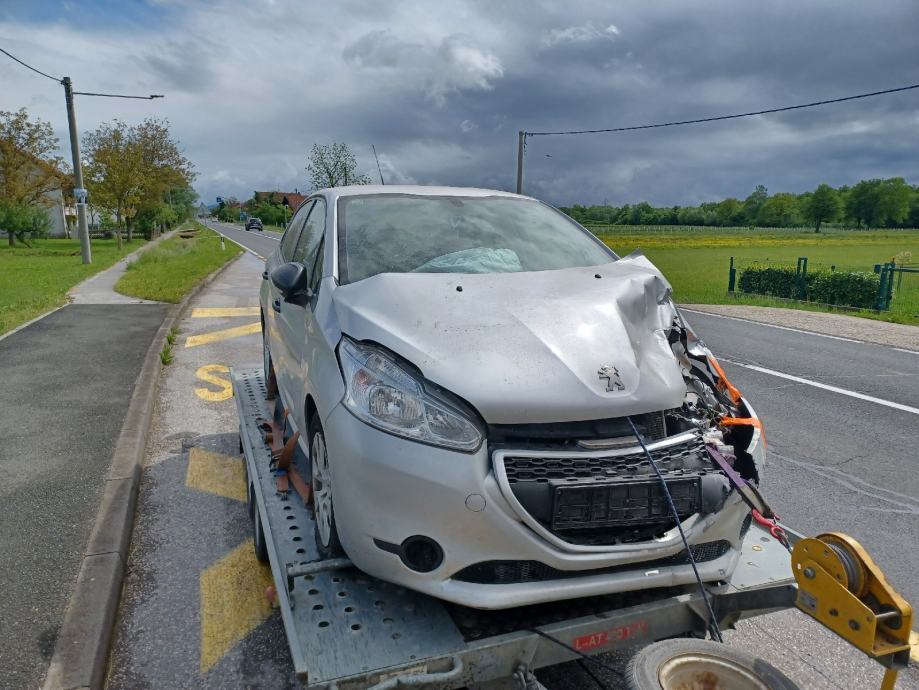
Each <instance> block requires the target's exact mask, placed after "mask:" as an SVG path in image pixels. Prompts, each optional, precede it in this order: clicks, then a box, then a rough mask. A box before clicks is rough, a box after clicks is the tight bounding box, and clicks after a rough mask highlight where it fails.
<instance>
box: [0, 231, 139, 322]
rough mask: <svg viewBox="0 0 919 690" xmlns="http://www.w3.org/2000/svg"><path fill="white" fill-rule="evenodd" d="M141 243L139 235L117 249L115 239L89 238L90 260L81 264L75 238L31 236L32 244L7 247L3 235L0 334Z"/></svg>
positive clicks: (57, 300)
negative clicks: (30, 246)
mask: <svg viewBox="0 0 919 690" xmlns="http://www.w3.org/2000/svg"><path fill="white" fill-rule="evenodd" d="M142 244H144V240H143V239H139V240H138V239H135V240H134V241H133V242H131V243H130V244H129V243H127V242H125V243H124V247H123V249H122V250H121V251H119V250H118V247H117V246H116V240H93V241H92V251H93V262H92V263H91V264H87V265H84V264H83V263H81V259H80V241H79V240H63V239H61V240H58V239H47V240H33V242H32V245H33V246H32V248H29V247H26V246H25V245H21V244H20V245H17V246H16V247H12V248H11V247H9V246H8V244H7V242H6V239H5V238H4V239H3V242H2V244H0V334H3V333H6V332H7V331H10V330H12V329H13V328H15V327H16V326H19V325H21V324H23V323H25V322H26V321H29V320H31V319H34V318H35V317H36V316H39V315H40V314H43V313H45V312H46V311H48V310H50V309H54V308H55V307H59V306H61V305H62V304H64V303H65V302H66V301H67V291H68V290H70V288H72V287H73V286H74V285H76V284H77V283H79V282H80V281H82V280H85V279H86V278H89V277H90V276H91V275H93V274H95V273H98V272H99V271H101V270H103V269H105V268H108V267H109V266H111V265H112V264H113V263H115V262H116V261H117V260H118V259H119V258H121V257H122V256H124V255H125V254H129V253H130V252H132V251H134V250H135V249H137V248H138V247H140V246H141V245H142Z"/></svg>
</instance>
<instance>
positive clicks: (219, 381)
mask: <svg viewBox="0 0 919 690" xmlns="http://www.w3.org/2000/svg"><path fill="white" fill-rule="evenodd" d="M218 373H220V374H228V373H230V368H229V367H227V366H224V365H223V364H205V365H204V366H203V367H200V368H199V369H198V371H196V372H195V376H197V377H198V378H199V379H201V380H202V381H206V382H207V383H211V384H213V385H215V386H218V387H219V388H220V390H218V391H212V390H211V389H210V388H195V395H197V396H198V397H199V398H201V399H202V400H207V401H208V402H220V401H221V400H229V399H230V398H232V397H233V384H232V383H230V380H229V379H226V378H224V377H223V376H217V374H218Z"/></svg>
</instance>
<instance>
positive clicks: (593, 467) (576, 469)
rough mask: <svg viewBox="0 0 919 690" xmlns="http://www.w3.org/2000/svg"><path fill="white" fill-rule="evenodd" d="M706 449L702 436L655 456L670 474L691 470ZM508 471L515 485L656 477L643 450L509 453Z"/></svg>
mask: <svg viewBox="0 0 919 690" xmlns="http://www.w3.org/2000/svg"><path fill="white" fill-rule="evenodd" d="M704 450H705V448H704V445H703V443H702V439H701V438H699V437H698V436H697V437H694V438H693V439H691V440H689V441H687V442H685V443H681V444H678V445H674V446H670V447H667V448H660V449H658V450H653V451H651V455H652V457H653V458H654V462H655V463H656V464H657V467H658V469H659V470H660V471H661V473H662V474H667V473H669V472H678V471H680V470H684V469H688V468H687V465H688V464H690V465H692V464H696V463H697V461H698V458H699V457H700V456H701V455H702V454H703V453H704ZM693 461H696V463H694V462H693ZM692 469H695V467H693V468H692ZM504 471H505V473H506V474H507V481H508V482H509V483H510V484H511V485H513V484H515V483H517V482H548V481H549V480H551V479H566V480H569V481H580V480H584V479H613V478H618V477H645V476H649V475H650V476H655V474H654V469H653V468H652V467H651V463H650V462H648V458H647V457H646V456H645V453H644V451H643V450H638V451H636V452H634V453H629V454H627V455H611V456H608V457H601V458H591V457H584V455H583V454H577V453H572V454H571V455H567V456H564V455H557V456H553V457H539V458H534V457H524V456H515V455H506V456H505V457H504Z"/></svg>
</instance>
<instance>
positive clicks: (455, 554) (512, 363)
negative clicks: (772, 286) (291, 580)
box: [260, 185, 765, 609]
mask: <svg viewBox="0 0 919 690" xmlns="http://www.w3.org/2000/svg"><path fill="white" fill-rule="evenodd" d="M262 278H263V280H262V286H261V297H260V304H261V310H260V311H261V317H262V334H263V338H264V340H263V348H264V349H263V355H264V367H265V372H266V373H267V374H268V376H269V378H274V379H275V382H276V383H277V388H278V391H279V394H280V398H281V401H282V404H283V407H284V408H287V409H288V410H289V414H290V416H289V417H288V418H287V422H288V424H289V429H290V432H291V433H295V432H300V436H299V443H300V447H301V449H302V451H303V455H304V456H308V458H309V464H310V467H309V475H310V478H311V482H312V496H313V498H312V503H313V510H314V515H315V518H316V546H317V550H318V552H319V553H320V554H321V555H322V556H324V557H329V556H341V555H342V554H347V556H348V557H349V558H350V559H351V560H352V561H353V562H354V564H355V565H356V566H357V567H358V568H360V569H361V570H363V571H364V572H366V573H369V574H370V575H373V576H376V577H379V578H382V579H384V580H389V581H390V582H394V583H397V584H400V585H403V586H405V587H409V588H412V589H415V590H418V591H421V592H424V593H427V594H430V595H433V596H435V597H440V598H442V599H446V600H448V601H452V602H456V603H458V604H462V605H465V606H473V607H478V608H487V609H500V608H506V607H511V606H521V605H526V604H536V603H541V602H546V601H555V600H561V599H571V598H575V597H583V596H590V595H603V594H610V593H614V592H624V591H630V590H641V589H648V588H651V587H672V586H677V585H687V584H690V583H692V582H694V581H695V578H696V577H699V578H701V579H702V580H704V581H707V582H714V581H719V580H726V579H729V578H730V575H731V573H732V572H733V571H734V568H735V566H736V565H737V562H738V559H739V558H740V552H741V543H742V542H743V539H744V535H745V534H746V531H747V528H748V527H749V525H750V511H749V509H748V508H747V507H746V505H745V504H744V502H743V501H742V500H741V497H740V496H739V495H738V492H737V491H734V490H732V487H731V484H730V482H729V480H728V477H727V476H726V474H725V473H724V472H723V471H722V470H721V469H720V468H719V466H717V465H716V464H715V463H714V462H713V459H712V458H713V457H714V456H713V455H710V452H709V450H707V448H709V447H711V448H713V449H715V450H716V451H717V453H721V454H723V456H722V457H728V456H729V458H730V460H729V461H730V462H732V463H733V467H734V468H735V470H736V471H737V472H738V473H739V474H740V475H741V476H742V477H744V478H745V479H746V480H748V481H750V482H753V483H757V482H758V480H759V471H760V470H761V468H762V465H763V457H764V456H763V447H764V444H765V442H764V439H763V436H762V428H761V425H760V423H759V420H758V419H757V418H756V415H755V413H754V412H753V410H752V408H751V407H750V405H749V403H748V402H747V401H746V399H744V398H743V397H742V396H741V394H740V392H739V391H737V389H736V388H734V387H733V386H731V385H730V383H728V381H727V379H726V377H725V375H724V372H723V371H722V369H721V367H720V366H719V364H718V363H717V361H716V360H715V358H714V357H713V356H712V353H711V352H709V350H708V349H707V348H706V347H705V345H704V344H703V343H702V341H701V340H699V339H698V337H697V336H696V335H695V333H694V332H693V331H692V330H691V328H690V327H689V325H688V324H687V323H686V321H685V320H684V318H683V316H682V314H680V312H679V311H678V310H677V308H676V306H675V304H674V302H673V300H672V299H671V289H670V285H669V284H668V283H667V281H666V280H665V278H664V276H663V275H661V273H660V271H658V270H657V268H655V267H654V266H653V265H652V264H651V262H649V261H648V260H647V259H646V258H644V256H642V255H641V254H638V253H636V254H632V255H630V256H627V257H624V258H619V257H618V256H617V255H616V254H614V253H613V252H612V251H611V250H610V249H609V248H608V247H606V245H604V244H603V243H602V242H600V241H599V240H598V239H597V238H596V237H595V236H594V235H592V234H591V233H590V232H588V231H587V230H585V229H584V228H583V227H581V226H580V225H578V224H577V223H575V222H574V221H573V220H571V219H570V218H568V217H567V216H565V215H563V214H561V213H560V212H558V211H556V210H555V209H553V208H551V207H549V206H547V205H545V204H543V203H541V202H539V201H536V200H535V199H531V198H527V197H523V196H518V195H514V194H507V193H505V192H497V191H491V190H479V189H456V188H443V187H396V186H386V187H382V186H369V185H368V186H359V187H337V188H335V189H327V190H321V191H318V192H316V193H314V194H313V195H312V196H311V197H309V198H308V199H307V200H306V202H304V203H303V205H301V206H300V207H299V209H298V210H297V212H296V213H295V214H294V217H293V219H292V220H291V222H290V225H289V226H288V228H287V231H286V232H285V233H284V236H283V238H282V239H281V241H280V242H279V243H278V247H277V248H276V249H275V251H274V253H273V254H272V255H271V256H270V257H269V258H268V261H267V265H266V270H265V272H264V273H263V274H262ZM639 434H640V436H641V437H643V438H644V439H646V440H647V446H646V448H647V451H646V450H645V449H644V448H645V447H643V446H642V445H641V443H643V441H642V442H641V443H640V438H639ZM646 453H648V454H653V457H656V458H657V460H656V464H659V465H660V468H659V470H655V469H654V468H653V467H652V464H651V463H650V462H648V461H647V460H646V457H647V455H646ZM658 471H659V472H660V474H657V472H658ZM661 482H666V486H667V487H668V489H667V492H666V493H665V492H664V491H663V489H662V488H661ZM670 494H672V496H671V498H667V497H666V496H667V495H670ZM668 501H672V509H673V511H674V512H677V514H678V517H679V520H680V522H681V524H682V527H683V530H684V532H685V535H686V539H687V540H688V543H689V545H690V553H691V554H692V557H693V559H694V561H695V565H694V566H691V565H689V564H688V563H687V562H686V559H687V554H686V551H685V547H684V545H683V541H682V539H681V537H680V534H679V531H678V530H677V528H676V522H675V520H674V519H673V517H672V513H671V512H670V510H668ZM296 538H302V537H296ZM304 546H305V545H304ZM693 568H697V570H698V575H694V573H693Z"/></svg>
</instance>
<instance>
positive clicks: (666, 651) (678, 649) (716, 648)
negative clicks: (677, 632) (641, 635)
mask: <svg viewBox="0 0 919 690" xmlns="http://www.w3.org/2000/svg"><path fill="white" fill-rule="evenodd" d="M625 684H626V687H627V688H628V689H629V690H676V689H677V688H697V687H698V688H706V689H707V690H708V689H710V690H800V688H799V687H798V686H797V685H796V684H795V683H793V682H792V681H791V680H790V679H789V678H788V677H787V676H786V675H785V674H784V673H782V672H781V671H779V670H778V669H777V668H775V667H774V666H773V665H772V664H770V663H769V662H768V661H765V660H763V659H760V658H759V657H755V656H753V655H752V654H747V653H746V652H743V651H740V650H738V649H734V648H733V647H728V646H727V645H725V644H720V643H718V642H710V641H709V640H690V639H672V640H661V641H660V642H655V643H654V644H650V645H648V646H647V647H644V648H642V649H640V650H639V651H638V653H637V654H635V656H633V657H632V659H631V661H629V665H628V667H627V668H626V672H625Z"/></svg>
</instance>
